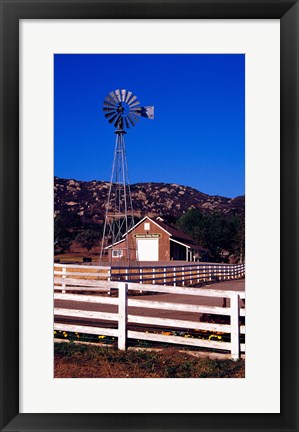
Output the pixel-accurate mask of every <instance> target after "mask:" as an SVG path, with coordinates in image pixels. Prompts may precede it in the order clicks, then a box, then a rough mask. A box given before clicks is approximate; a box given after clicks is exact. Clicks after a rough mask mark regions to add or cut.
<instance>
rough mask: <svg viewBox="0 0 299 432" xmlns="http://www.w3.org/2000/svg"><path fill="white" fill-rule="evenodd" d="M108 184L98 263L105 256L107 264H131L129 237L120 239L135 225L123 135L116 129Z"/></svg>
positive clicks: (134, 255)
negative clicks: (107, 260) (108, 262)
mask: <svg viewBox="0 0 299 432" xmlns="http://www.w3.org/2000/svg"><path fill="white" fill-rule="evenodd" d="M115 133H116V143H115V150H114V159H113V164H112V173H111V181H110V187H109V193H108V202H107V204H106V215H105V223H104V232H103V238H102V244H101V256H100V260H101V262H102V261H103V258H104V257H105V256H107V255H108V258H109V261H110V264H114V265H118V264H121V263H123V264H126V265H131V263H132V262H134V261H136V260H137V257H136V249H135V248H134V247H133V245H132V244H129V238H128V237H127V236H123V235H124V234H125V233H126V232H128V231H129V230H130V229H131V228H133V226H134V213H133V203H132V196H131V190H130V183H129V178H128V165H127V159H126V149H125V140H124V135H125V134H126V132H125V131H124V130H122V129H117V130H116V131H115Z"/></svg>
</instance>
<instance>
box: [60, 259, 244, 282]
mask: <svg viewBox="0 0 299 432" xmlns="http://www.w3.org/2000/svg"><path fill="white" fill-rule="evenodd" d="M54 276H58V277H62V278H63V279H67V278H69V279H72V278H73V279H77V280H83V281H87V280H107V281H126V282H130V281H132V282H135V283H141V284H148V283H152V284H159V285H172V286H177V285H179V286H188V285H195V284H199V283H201V282H213V281H215V280H219V281H225V280H232V279H239V278H242V277H244V276H245V264H206V263H202V264H199V263H196V264H191V263H190V264H188V265H187V264H184V265H179V266H178V265H176V266H171V265H168V266H159V265H157V266H139V267H110V266H106V267H105V266H84V265H82V266H81V265H69V264H54ZM81 286H84V284H81ZM86 286H88V284H87V283H86Z"/></svg>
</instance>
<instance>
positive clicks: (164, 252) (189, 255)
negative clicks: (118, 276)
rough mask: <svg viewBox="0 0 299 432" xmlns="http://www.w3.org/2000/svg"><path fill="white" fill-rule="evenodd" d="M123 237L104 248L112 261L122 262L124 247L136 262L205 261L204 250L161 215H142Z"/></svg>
mask: <svg viewBox="0 0 299 432" xmlns="http://www.w3.org/2000/svg"><path fill="white" fill-rule="evenodd" d="M123 237H124V239H123V240H121V241H119V242H118V243H115V244H114V245H113V247H112V246H109V247H108V248H107V249H108V251H109V252H108V253H109V257H110V258H112V261H113V260H114V259H115V260H118V261H119V260H123V261H125V260H126V259H127V254H128V248H129V249H130V255H131V259H132V258H133V259H136V260H138V261H162V262H165V261H172V260H182V261H207V260H208V255H209V253H208V250H207V249H204V248H202V247H201V246H198V245H196V244H194V241H193V239H192V238H191V237H190V236H188V235H187V234H185V233H184V232H182V231H180V230H178V229H177V228H176V227H174V226H173V225H170V224H168V223H166V222H165V221H164V220H163V219H162V218H161V217H157V218H155V219H152V218H150V217H148V216H145V217H144V218H143V219H142V220H141V221H140V222H138V223H137V224H136V225H135V226H134V227H133V228H131V229H130V230H129V231H128V232H127V233H125V234H124V236H123ZM126 240H128V241H126ZM111 255H112V256H111Z"/></svg>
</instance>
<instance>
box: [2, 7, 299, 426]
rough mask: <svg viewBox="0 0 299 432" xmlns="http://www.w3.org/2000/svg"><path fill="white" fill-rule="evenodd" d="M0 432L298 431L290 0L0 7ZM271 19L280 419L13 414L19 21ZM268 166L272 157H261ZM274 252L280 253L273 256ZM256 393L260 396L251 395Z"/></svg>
mask: <svg viewBox="0 0 299 432" xmlns="http://www.w3.org/2000/svg"><path fill="white" fill-rule="evenodd" d="M0 6H1V9H0V11H1V38H0V41H1V157H0V164H1V165H0V167H1V169H0V181H1V183H0V184H1V189H0V191H1V196H0V197H1V207H0V208H1V210H0V211H1V218H0V236H1V237H0V247H1V250H0V265H1V268H0V278H1V287H0V294H1V298H0V307H1V351H0V356H1V370H0V374H1V394H0V399H1V402H0V403H1V418H0V424H1V431H25V430H26V431H33V430H35V431H37V430H41V431H46V430H47V431H66V430H76V431H81V430H82V431H83V430H84V431H91V430H98V431H110V432H112V431H148V432H149V431H156V432H158V431H159V432H161V431H173V432H175V431H177V432H178V431H191V430H193V431H195V430H199V431H208V430H209V431H211V430H213V431H229V430H236V431H244V432H245V431H249V430H250V431H252V430H254V431H266V430H267V431H270V430H271V431H288V432H290V431H297V430H298V406H299V403H298V369H299V368H298V310H299V309H298V264H297V262H298V136H299V121H298V119H299V110H298V90H299V89H298V82H299V79H298V77H299V70H298V65H299V56H298V52H299V50H298V44H299V26H298V23H299V6H298V2H297V1H288V0H204V1H201V0H186V1H184V0H177V1H175V0H169V1H165V0H164V1H159V2H157V1H155V0H149V1H148V0H146V1H143V0H139V1H130V0H124V1H120V0H110V1H107V0H106V1H100V0H86V1H84V0H62V1H59V2H58V1H55V0H54V1H49V0H46V1H43V0H39V1H29V0H13V1H12V0H0ZM91 18H92V19H108V18H134V19H140V18H150V19H151V18H156V19H157V18H161V19H162V18H166V19H167V18H168V19H170V18H185V19H189V18H192V19H196V18H199V19H242V18H243V19H279V20H280V27H281V201H280V208H281V250H280V254H281V411H280V414H266V413H264V414H167V413H165V414H148V413H146V414H117V413H115V414H20V413H19V342H18V338H19V259H18V251H19V20H21V19H91ZM269 160H270V158H269ZM275 253H279V251H278V250H277V251H275ZM270 361H271V352H269V362H270ZM256 390H257V391H258V389H256Z"/></svg>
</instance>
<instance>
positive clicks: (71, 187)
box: [54, 177, 245, 223]
mask: <svg viewBox="0 0 299 432" xmlns="http://www.w3.org/2000/svg"><path fill="white" fill-rule="evenodd" d="M108 192H109V183H108V182H101V181H90V182H84V181H78V180H68V179H61V178H58V177H55V178H54V213H55V217H57V216H61V218H64V219H65V217H68V218H70V219H72V217H74V218H75V219H77V220H80V221H81V222H84V223H102V222H103V220H104V216H105V204H106V202H107V199H108ZM131 193H132V200H133V207H134V212H135V216H136V217H143V216H144V215H148V216H152V217H153V216H158V215H161V216H169V217H173V218H175V219H176V218H178V217H180V216H181V215H182V214H184V213H186V211H188V210H190V209H192V208H197V209H201V210H202V211H204V212H207V213H209V212H212V211H220V212H221V213H222V214H236V215H240V216H244V213H245V196H239V197H236V198H225V197H221V196H217V195H215V196H211V195H207V194H204V193H202V192H199V191H198V190H196V189H193V188H191V187H188V186H181V185H178V184H168V183H137V184H133V185H131Z"/></svg>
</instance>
